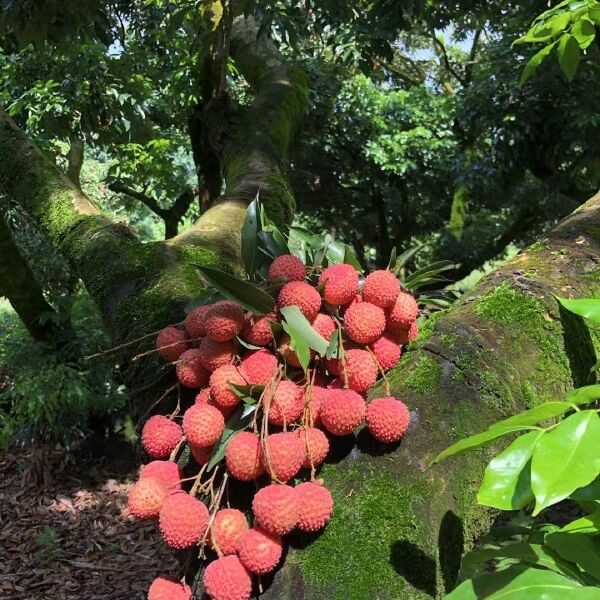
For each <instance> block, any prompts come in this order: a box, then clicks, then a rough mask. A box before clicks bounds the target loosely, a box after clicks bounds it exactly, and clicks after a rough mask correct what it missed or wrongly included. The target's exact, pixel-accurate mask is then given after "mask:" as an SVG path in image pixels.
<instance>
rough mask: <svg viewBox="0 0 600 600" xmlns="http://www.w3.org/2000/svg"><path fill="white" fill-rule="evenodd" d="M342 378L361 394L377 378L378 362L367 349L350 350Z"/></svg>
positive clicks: (341, 372)
mask: <svg viewBox="0 0 600 600" xmlns="http://www.w3.org/2000/svg"><path fill="white" fill-rule="evenodd" d="M345 358H346V363H345V365H344V367H343V368H341V369H340V378H341V379H342V381H343V382H347V384H348V387H349V388H350V389H351V390H354V391H355V392H358V393H359V394H362V393H363V392H366V391H367V390H368V389H369V388H370V387H371V386H373V385H374V384H375V381H376V380H377V373H378V370H377V363H376V362H375V360H374V359H373V356H372V355H371V354H370V353H369V352H368V351H367V350H348V352H346V355H345Z"/></svg>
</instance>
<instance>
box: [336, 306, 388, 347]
mask: <svg viewBox="0 0 600 600" xmlns="http://www.w3.org/2000/svg"><path fill="white" fill-rule="evenodd" d="M385 324H386V322H385V313H384V312H383V309H381V308H379V306H375V305H374V304H371V303H370V302H358V303H357V304H354V305H353V306H351V307H350V308H349V309H348V310H347V311H346V314H345V315H344V329H345V330H346V333H347V334H348V337H349V338H350V339H351V340H354V341H355V342H358V343H359V344H370V343H371V342H374V341H375V340H376V339H377V338H379V337H381V334H382V333H383V331H384V330H385Z"/></svg>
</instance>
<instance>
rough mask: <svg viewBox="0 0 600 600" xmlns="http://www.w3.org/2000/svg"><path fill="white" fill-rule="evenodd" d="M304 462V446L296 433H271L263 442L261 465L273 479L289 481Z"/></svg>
mask: <svg viewBox="0 0 600 600" xmlns="http://www.w3.org/2000/svg"><path fill="white" fill-rule="evenodd" d="M303 461H304V446H303V445H302V442H301V441H300V438H299V437H298V436H297V435H296V433H292V432H285V433H272V434H271V435H269V436H268V437H267V439H266V440H265V448H264V455H263V464H264V466H265V469H266V470H267V472H268V473H269V474H270V475H271V477H272V478H273V479H277V480H278V481H287V480H288V479H291V478H292V477H293V476H294V475H296V473H298V471H299V470H300V467H301V466H302V462H303Z"/></svg>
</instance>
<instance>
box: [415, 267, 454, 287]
mask: <svg viewBox="0 0 600 600" xmlns="http://www.w3.org/2000/svg"><path fill="white" fill-rule="evenodd" d="M454 268H456V265H455V264H454V263H453V262H450V261H449V260H439V261H437V262H434V263H431V264H430V265H427V266H425V267H422V268H420V269H417V270H416V271H415V272H414V273H411V274H410V275H409V276H408V277H407V278H406V279H405V280H404V287H406V288H407V289H416V288H417V287H418V286H422V285H424V284H425V283H429V282H432V281H433V282H435V281H445V278H443V277H441V278H440V277H438V275H439V274H440V273H443V272H444V271H450V270H452V269H454Z"/></svg>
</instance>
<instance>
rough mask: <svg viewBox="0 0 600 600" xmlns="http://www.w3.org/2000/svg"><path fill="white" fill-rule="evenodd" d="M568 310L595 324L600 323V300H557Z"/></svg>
mask: <svg viewBox="0 0 600 600" xmlns="http://www.w3.org/2000/svg"><path fill="white" fill-rule="evenodd" d="M556 299H557V300H558V301H559V302H560V303H561V304H562V305H563V306H564V307H565V308H566V309H567V310H570V311H571V312H572V313H575V314H576V315H579V316H580V317H583V318H584V319H589V320H590V321H593V322H594V323H600V299H596V298H581V299H578V300H568V299H567V298H558V297H557V298H556Z"/></svg>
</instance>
